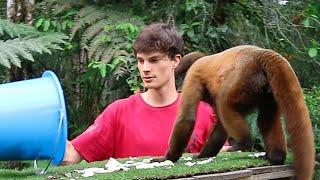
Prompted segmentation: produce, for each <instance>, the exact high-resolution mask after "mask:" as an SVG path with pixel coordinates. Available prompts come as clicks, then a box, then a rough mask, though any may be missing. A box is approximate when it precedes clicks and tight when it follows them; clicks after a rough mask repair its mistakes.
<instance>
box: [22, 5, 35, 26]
mask: <svg viewBox="0 0 320 180" xmlns="http://www.w3.org/2000/svg"><path fill="white" fill-rule="evenodd" d="M24 4H25V9H26V14H25V17H24V22H25V23H27V24H30V25H32V24H33V14H34V6H35V0H25V1H24Z"/></svg>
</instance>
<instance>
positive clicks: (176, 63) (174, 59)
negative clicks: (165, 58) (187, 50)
mask: <svg viewBox="0 0 320 180" xmlns="http://www.w3.org/2000/svg"><path fill="white" fill-rule="evenodd" d="M181 58H182V56H181V54H176V55H175V57H174V58H173V60H172V61H174V64H173V68H176V67H178V65H179V63H180V60H181Z"/></svg>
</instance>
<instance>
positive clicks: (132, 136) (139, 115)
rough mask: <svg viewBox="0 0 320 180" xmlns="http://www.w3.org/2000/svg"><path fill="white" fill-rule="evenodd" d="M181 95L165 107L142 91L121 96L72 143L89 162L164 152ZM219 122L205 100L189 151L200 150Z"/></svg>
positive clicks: (159, 154) (199, 111) (200, 105)
mask: <svg viewBox="0 0 320 180" xmlns="http://www.w3.org/2000/svg"><path fill="white" fill-rule="evenodd" d="M180 96H181V95H179V98H178V99H177V100H176V101H175V102H173V103H172V104H170V105H167V106H164V107H152V106H150V105H148V104H147V103H145V102H144V101H143V99H142V97H141V94H134V95H131V96H130V97H129V98H126V99H120V100H117V101H115V102H113V103H112V104H110V105H109V106H108V107H107V108H106V109H105V110H104V111H103V112H102V113H101V114H100V115H99V116H98V117H97V119H96V120H95V122H94V124H93V125H91V126H90V127H89V128H88V129H87V130H86V131H85V132H83V133H82V134H81V135H79V136H78V137H76V138H75V139H74V140H72V144H73V146H74V147H75V149H76V150H77V151H78V153H79V154H80V155H81V156H82V157H83V158H84V159H85V160H86V161H88V162H92V161H100V160H106V159H108V158H110V157H113V158H122V157H129V156H131V157H136V156H163V155H165V154H166V151H167V149H168V143H169V138H170V134H171V130H172V128H173V125H174V121H175V119H176V115H177V110H178V106H179V104H180V99H181V97H180ZM216 122H217V120H216V116H215V114H214V113H213V111H212V109H211V107H210V106H209V105H208V104H206V103H204V102H201V103H200V104H199V105H198V109H197V119H196V123H195V128H194V131H193V133H192V136H191V138H190V141H189V144H188V146H187V151H188V152H191V153H195V152H199V151H200V149H201V148H202V146H203V144H204V142H205V139H206V137H207V136H208V133H209V130H210V128H211V127H212V126H213V125H215V124H216Z"/></svg>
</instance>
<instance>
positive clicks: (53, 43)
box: [0, 23, 68, 68]
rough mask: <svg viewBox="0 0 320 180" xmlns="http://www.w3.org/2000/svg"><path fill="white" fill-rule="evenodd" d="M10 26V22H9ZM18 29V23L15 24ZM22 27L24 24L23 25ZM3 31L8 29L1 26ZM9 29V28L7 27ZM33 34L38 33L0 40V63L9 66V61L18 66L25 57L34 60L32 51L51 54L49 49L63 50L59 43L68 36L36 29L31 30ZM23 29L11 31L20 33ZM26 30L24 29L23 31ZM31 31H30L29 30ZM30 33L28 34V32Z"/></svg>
mask: <svg viewBox="0 0 320 180" xmlns="http://www.w3.org/2000/svg"><path fill="white" fill-rule="evenodd" d="M9 24H10V26H11V23H9ZM17 26H18V28H17V29H19V28H20V27H22V26H20V25H17ZM23 28H24V26H23ZM2 29H3V31H7V30H8V29H5V28H2ZM9 29H10V28H9ZM33 31H34V32H35V33H33V35H35V34H38V36H36V37H34V36H33V35H32V36H31V37H30V36H29V37H28V36H27V37H25V38H15V39H9V40H6V41H3V40H0V64H1V65H3V66H5V67H7V68H10V67H11V65H10V64H11V63H12V64H14V65H16V66H18V67H20V66H21V60H22V59H27V60H29V61H34V58H33V56H32V55H33V53H35V52H36V53H40V54H42V53H48V54H51V53H52V52H51V50H63V48H61V44H65V43H66V41H65V40H66V39H68V36H66V35H64V34H61V33H51V34H49V33H41V32H37V31H36V30H32V32H33ZM21 32H23V31H21V30H18V31H15V32H13V33H12V34H14V35H21V34H22V33H21ZM24 32H26V31H24ZM30 32H31V31H30ZM29 35H30V34H29Z"/></svg>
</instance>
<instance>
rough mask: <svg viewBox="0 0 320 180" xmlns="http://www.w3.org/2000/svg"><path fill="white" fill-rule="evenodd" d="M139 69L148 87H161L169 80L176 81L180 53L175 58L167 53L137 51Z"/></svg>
mask: <svg viewBox="0 0 320 180" xmlns="http://www.w3.org/2000/svg"><path fill="white" fill-rule="evenodd" d="M137 59H138V69H139V72H140V76H141V79H142V81H143V84H144V86H145V87H146V88H148V89H159V88H161V87H163V86H165V85H166V84H168V82H169V81H170V80H171V81H174V69H175V67H176V66H177V65H178V63H179V60H180V55H178V57H175V58H174V59H170V57H169V56H168V55H166V54H163V53H159V52H154V53H137Z"/></svg>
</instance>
